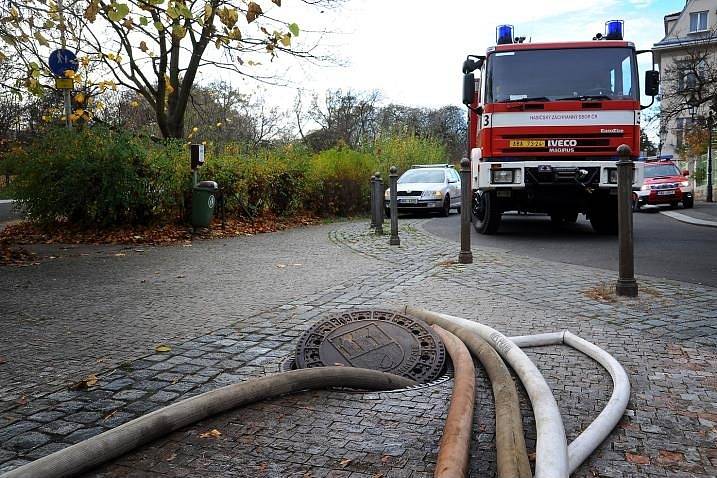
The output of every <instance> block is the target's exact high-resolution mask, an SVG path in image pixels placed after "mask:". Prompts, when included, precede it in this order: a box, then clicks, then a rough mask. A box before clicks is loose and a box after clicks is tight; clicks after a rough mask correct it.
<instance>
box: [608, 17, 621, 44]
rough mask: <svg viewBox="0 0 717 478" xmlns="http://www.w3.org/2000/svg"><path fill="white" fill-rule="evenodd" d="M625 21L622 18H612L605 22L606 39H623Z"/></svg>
mask: <svg viewBox="0 0 717 478" xmlns="http://www.w3.org/2000/svg"><path fill="white" fill-rule="evenodd" d="M624 27H625V22H623V21H622V20H610V21H609V22H605V39H606V40H622V32H623V30H624Z"/></svg>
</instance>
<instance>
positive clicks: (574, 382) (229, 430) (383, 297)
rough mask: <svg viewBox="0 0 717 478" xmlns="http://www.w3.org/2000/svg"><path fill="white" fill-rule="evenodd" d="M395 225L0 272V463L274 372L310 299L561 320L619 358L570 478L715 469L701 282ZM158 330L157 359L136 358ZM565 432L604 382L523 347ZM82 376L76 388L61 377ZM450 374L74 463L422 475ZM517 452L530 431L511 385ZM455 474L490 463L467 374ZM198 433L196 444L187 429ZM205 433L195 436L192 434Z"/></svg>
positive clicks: (285, 473) (484, 471) (488, 406)
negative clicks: (625, 277) (613, 414)
mask: <svg viewBox="0 0 717 478" xmlns="http://www.w3.org/2000/svg"><path fill="white" fill-rule="evenodd" d="M423 222H424V221H423V220H410V221H402V222H401V246H400V247H390V246H388V237H387V236H384V237H380V238H377V237H374V236H371V235H369V234H368V233H367V232H366V229H367V227H366V224H364V223H344V224H331V225H326V226H319V227H308V228H302V229H297V230H293V231H287V232H283V233H276V234H266V235H261V236H254V237H250V238H238V239H231V240H221V241H206V242H201V243H195V245H194V246H193V247H191V248H180V247H167V248H149V249H148V250H147V251H145V252H143V253H131V252H128V253H127V254H126V255H123V256H119V257H114V256H112V257H107V256H100V257H94V256H87V257H68V258H62V259H58V260H56V261H53V262H48V263H43V264H41V265H40V266H37V267H33V268H22V269H9V268H6V269H3V270H2V271H1V272H2V273H0V290H8V291H11V293H10V294H7V295H2V296H0V310H2V311H3V312H2V313H3V320H2V325H1V326H2V327H3V334H0V351H2V352H0V355H3V356H4V358H5V360H6V362H5V363H4V364H1V365H0V390H2V392H0V472H1V471H4V470H8V469H12V468H14V467H16V466H19V465H20V464H22V463H25V462H27V461H28V460H30V459H33V458H37V457H39V456H44V455H46V454H48V453H51V452H52V451H54V450H57V449H60V448H62V447H65V446H67V445H68V444H72V443H75V442H77V441H79V440H81V439H83V438H85V437H88V436H92V435H95V434H97V433H100V432H102V431H104V430H106V429H108V428H111V427H115V426H117V425H119V424H121V423H124V422H126V421H128V420H130V419H132V418H134V417H136V416H139V415H141V414H144V413H147V412H148V411H151V410H154V409H157V408H159V407H161V406H163V405H165V404H167V403H171V402H174V401H176V400H179V399H181V398H184V397H187V396H191V395H196V394H198V393H201V392H203V391H206V390H211V389H214V388H217V387H219V386H222V385H225V384H228V383H234V382H236V381H239V380H244V379H246V378H249V377H256V376H260V375H263V374H266V373H274V372H276V371H278V370H279V369H280V367H281V365H282V364H283V363H284V362H285V360H286V359H287V357H290V356H291V354H292V353H293V351H294V349H295V346H296V339H297V337H299V336H300V335H301V334H302V333H303V331H304V330H306V329H307V328H308V327H310V326H311V325H313V324H314V323H315V322H316V321H317V320H319V318H320V317H321V316H323V315H324V314H326V313H328V312H332V311H336V310H341V309H351V308H369V307H383V308H386V307H399V306H401V305H403V304H406V303H411V304H414V305H418V306H422V307H426V308H430V309H434V310H440V311H445V312H447V313H451V314H455V315H459V316H463V317H467V318H474V319H476V320H480V321H481V322H484V323H486V324H488V325H491V326H493V327H495V328H497V329H498V330H500V331H502V332H504V333H505V334H506V335H518V334H529V333H537V332H552V331H558V330H563V329H569V330H571V331H572V332H574V333H576V334H578V335H580V336H582V337H584V338H585V339H586V340H590V341H592V342H594V343H595V344H597V345H598V346H601V347H603V348H605V349H606V350H607V351H608V352H610V353H612V354H613V355H614V356H615V357H616V358H617V359H618V360H619V361H620V362H621V363H622V364H623V366H624V367H625V369H626V370H627V373H628V375H629V376H630V380H631V385H632V394H631V400H630V403H629V406H628V410H627V412H626V415H625V417H624V419H623V420H622V422H621V423H620V424H619V425H618V427H617V428H616V430H615V431H614V432H613V433H612V435H611V436H610V438H608V439H607V440H606V441H605V442H604V443H603V444H602V445H601V446H600V448H599V449H598V450H597V451H596V453H595V454H593V455H592V456H591V457H590V458H589V459H588V460H587V462H586V463H585V464H583V465H582V466H581V467H580V468H579V469H578V470H577V471H576V473H575V474H573V475H572V476H574V477H585V478H587V477H590V478H593V477H595V476H605V477H624V478H627V477H637V476H650V477H675V478H677V477H685V476H693V477H713V476H717V446H715V438H716V437H717V429H716V426H717V385H716V383H717V381H716V380H717V372H716V371H715V368H714V363H715V362H716V361H717V310H716V309H715V306H714V304H715V303H717V289H713V288H709V287H703V286H698V285H693V284H686V283H679V282H671V281H662V280H656V279H651V278H645V277H640V278H639V285H640V297H639V298H638V299H615V298H614V297H612V296H611V295H610V289H611V287H612V284H613V283H614V280H615V277H614V274H613V273H610V272H607V271H604V270H598V269H592V268H588V267H582V266H571V265H566V264H559V263H555V262H550V261H541V260H535V259H527V258H524V257H521V256H518V255H514V254H510V253H505V252H498V251H495V250H488V249H484V250H474V261H475V263H474V264H472V265H459V264H456V263H455V259H456V257H457V255H458V248H457V246H456V244H455V243H452V242H448V241H444V240H441V239H437V238H436V237H434V236H431V235H429V234H427V233H425V232H424V231H423V230H422V223H423ZM158 343H167V344H168V345H170V346H171V351H170V352H169V353H155V352H154V347H155V345H156V344H158ZM526 352H527V353H528V355H529V356H530V357H531V358H532V359H533V360H534V361H535V362H536V365H537V366H538V368H539V369H540V370H541V371H542V372H543V373H544V375H545V377H546V380H547V381H548V383H549V384H550V386H551V388H552V389H553V392H554V394H555V397H556V400H557V402H558V404H559V406H560V409H561V412H562V415H563V420H564V422H565V427H566V431H567V434H568V440H569V441H570V440H572V439H574V438H575V437H576V436H577V434H578V433H579V432H580V431H581V430H582V429H583V428H584V427H585V426H587V424H589V423H590V421H591V420H592V419H593V418H594V417H595V416H596V415H597V413H599V411H600V410H601V409H602V407H603V406H604V405H605V403H606V402H607V400H608V398H609V396H610V393H611V381H610V377H609V376H608V375H607V373H606V372H605V371H604V370H603V369H601V368H600V367H599V366H598V365H597V364H595V363H594V362H592V361H591V360H589V359H588V358H586V357H585V356H583V355H581V354H580V353H578V352H576V351H574V350H572V349H570V348H567V347H557V346H551V347H541V348H535V349H527V350H526ZM88 374H95V375H96V376H97V378H98V383H97V385H96V386H93V387H91V388H90V389H89V390H68V389H67V387H66V384H67V383H69V382H71V381H73V380H76V379H79V378H82V377H86V376H87V375H88ZM451 386H452V382H451V381H446V382H443V383H439V384H436V385H433V386H429V387H424V388H420V389H416V390H406V391H395V392H390V393H365V394H362V393H345V392H339V391H332V392H307V393H302V394H298V395H293V396H288V397H283V398H279V399H275V400H271V401H267V402H263V403H258V404H255V405H252V406H249V407H246V408H243V409H240V410H236V411H233V412H230V413H226V414H223V415H221V416H218V417H215V418H213V419H210V420H206V421H204V422H201V423H199V424H197V425H196V426H193V427H189V428H187V429H184V430H180V431H178V432H175V433H174V434H172V435H170V436H168V437H167V438H165V439H162V440H160V441H158V442H156V443H154V444H152V445H150V446H147V447H144V448H142V449H141V450H138V451H136V452H134V453H131V454H129V455H127V456H125V457H123V458H121V459H119V460H117V461H116V462H114V463H111V464H108V465H106V466H104V467H103V468H101V469H99V470H97V471H96V472H93V473H90V474H89V475H87V476H105V477H110V476H112V477H115V476H153V477H154V476H162V477H164V476H167V477H170V476H172V477H173V476H207V475H211V476H239V477H281V478H285V477H316V478H318V477H329V476H330V477H347V478H377V477H379V476H381V477H384V478H389V477H415V478H421V477H430V476H433V466H434V464H435V458H436V451H437V446H438V441H439V439H440V434H441V430H442V427H443V423H444V419H445V414H446V410H447V406H448V402H449V398H450V391H451ZM520 393H521V403H522V411H523V419H524V425H525V429H526V438H527V444H528V447H529V449H531V451H532V449H534V447H535V425H534V420H533V416H532V412H531V410H530V408H529V405H528V402H527V397H526V396H525V394H524V392H523V390H522V388H521V389H520ZM476 399H477V404H476V413H475V423H474V428H473V431H474V436H473V445H472V449H473V460H472V463H471V467H472V468H471V472H472V474H474V476H494V475H495V447H494V431H495V430H494V411H493V402H492V394H491V391H490V383H489V382H488V380H487V378H486V377H485V375H484V373H483V371H482V369H480V367H478V376H477V396H476ZM212 429H217V430H219V432H220V433H221V435H220V436H218V437H216V438H203V437H202V436H201V435H202V433H204V432H206V431H209V430H212ZM205 436H206V435H205Z"/></svg>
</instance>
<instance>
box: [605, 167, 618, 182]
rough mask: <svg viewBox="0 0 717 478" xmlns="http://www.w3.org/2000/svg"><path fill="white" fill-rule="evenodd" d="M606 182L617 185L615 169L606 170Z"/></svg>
mask: <svg viewBox="0 0 717 478" xmlns="http://www.w3.org/2000/svg"><path fill="white" fill-rule="evenodd" d="M607 182H608V183H613V184H617V169H616V168H610V169H608V170H607Z"/></svg>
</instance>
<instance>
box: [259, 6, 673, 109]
mask: <svg viewBox="0 0 717 478" xmlns="http://www.w3.org/2000/svg"><path fill="white" fill-rule="evenodd" d="M299 5H300V2H299V1H298V0H284V2H283V6H282V7H281V10H282V12H281V13H282V17H284V18H287V16H288V17H295V21H296V22H297V23H298V24H299V25H300V26H301V27H303V29H307V30H308V29H312V28H315V29H321V28H326V29H331V30H333V31H334V32H335V33H333V34H330V35H329V36H327V37H325V38H324V39H323V40H322V43H321V44H322V48H323V49H324V50H326V51H328V52H330V53H332V54H333V55H334V56H335V57H336V58H338V59H339V60H341V61H342V62H343V63H344V66H321V67H320V66H315V65H312V64H308V63H303V64H301V63H300V64H296V63H293V62H291V61H290V60H289V59H286V58H284V59H279V60H278V61H276V62H275V63H276V67H279V68H284V67H288V68H289V70H288V72H287V71H285V70H281V71H282V74H284V73H286V76H288V78H289V79H290V80H291V84H292V86H291V87H290V88H281V87H279V88H270V89H267V91H266V95H267V96H268V97H269V98H270V100H271V102H272V103H273V102H280V103H281V102H286V101H288V102H290V101H291V98H293V96H294V95H295V93H296V88H304V89H307V90H310V91H318V92H321V91H323V90H326V89H328V88H331V89H333V88H342V89H348V88H351V89H354V90H374V89H376V90H379V91H380V92H381V93H382V97H383V102H384V103H388V102H395V103H401V104H406V105H414V106H441V105H446V104H460V89H461V84H462V83H461V64H462V62H463V60H464V58H465V56H466V55H467V54H469V53H474V54H484V53H485V50H486V48H487V47H488V46H491V45H494V44H495V28H496V26H497V25H499V24H504V23H508V24H513V25H514V26H515V33H516V36H525V37H527V38H528V39H532V41H533V42H544V41H578V40H590V39H592V37H593V35H594V34H595V33H597V32H604V24H605V21H606V20H612V19H622V20H624V21H625V39H626V40H629V41H632V42H634V43H635V44H636V46H637V48H638V49H649V48H650V47H651V46H652V44H653V43H655V42H657V41H659V40H660V39H662V37H663V33H664V27H663V22H662V18H663V16H664V15H665V14H667V13H670V12H674V11H679V10H680V9H681V8H682V6H683V2H681V1H666V0H659V1H653V0H626V1H612V0H546V1H540V0H500V1H497V2H490V3H489V2H484V1H479V0H471V1H468V0H451V1H445V0H444V1H431V2H428V1H423V0H413V1H410V0H347V1H346V3H345V4H344V6H343V7H341V8H340V9H336V10H334V11H331V10H329V11H325V12H324V13H318V12H316V11H311V10H309V9H307V8H305V7H301V6H299ZM310 37H311V36H310V35H309V34H308V33H306V34H304V35H303V36H302V37H300V39H301V40H303V41H306V40H308V39H309V38H310ZM640 62H641V67H642V68H641V71H642V70H644V69H646V68H647V67H648V66H649V63H650V58H649V55H642V56H641V57H640ZM289 65H291V66H289ZM640 76H641V78H642V77H643V74H642V73H641V75H640Z"/></svg>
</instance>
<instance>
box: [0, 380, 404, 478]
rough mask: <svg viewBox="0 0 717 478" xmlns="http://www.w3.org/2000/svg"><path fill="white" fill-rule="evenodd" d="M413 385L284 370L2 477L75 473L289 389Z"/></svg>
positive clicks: (144, 418)
mask: <svg viewBox="0 0 717 478" xmlns="http://www.w3.org/2000/svg"><path fill="white" fill-rule="evenodd" d="M411 385H415V382H414V381H413V380H410V379H407V378H405V377H400V376H398V375H393V374H389V373H384V372H378V371H376V370H367V369H361V368H353V367H321V368H308V369H301V370H292V371H289V372H282V373H279V374H276V375H270V376H267V377H261V378H257V379H253V380H249V381H247V382H241V383H237V384H233V385H227V386H226V387H222V388H219V389H217V390H212V391H210V392H206V393H203V394H201V395H197V396H196V397H192V398H188V399H186V400H182V401H180V402H177V403H174V404H172V405H169V406H167V407H164V408H161V409H159V410H156V411H154V412H152V413H149V414H147V415H144V416H141V417H139V418H135V419H134V420H132V421H130V422H127V423H125V424H124V425H120V426H118V427H117V428H113V429H112V430H108V431H106V432H104V433H100V434H99V435H97V436H94V437H92V438H88V439H87V440H85V441H82V442H80V443H77V444H75V445H72V446H70V447H68V448H65V449H62V450H60V451H57V452H55V453H52V454H51V455H48V456H45V457H43V458H40V459H39V460H35V461H33V462H30V463H28V464H26V465H23V466H21V467H19V468H16V469H14V470H12V471H10V472H8V473H5V474H4V475H2V478H21V477H23V478H27V477H32V478H61V477H66V476H76V475H79V474H80V473H83V472H85V471H87V470H90V469H91V468H94V467H96V466H98V465H101V464H102V463H105V462H107V461H109V460H111V459H113V458H117V457H119V456H121V455H123V454H125V453H127V452H129V451H131V450H133V449H135V448H137V447H139V446H140V445H144V444H145V443H149V442H151V441H153V440H155V439H157V438H159V437H161V436H164V435H166V434H168V433H171V432H173V431H176V430H179V429H180V428H182V427H185V426H187V425H191V424H192V423H195V422H198V421H199V420H202V419H204V418H207V417H210V416H212V415H216V414H218V413H221V412H225V411H228V410H231V409H233V408H236V407H241V406H243V405H249V404H251V403H254V402H257V401H259V400H265V399H268V398H273V397H277V396H280V395H285V394H287V393H295V392H300V391H304V390H315V389H322V388H330V387H350V388H360V389H366V390H391V389H394V388H403V387H408V386H411Z"/></svg>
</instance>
